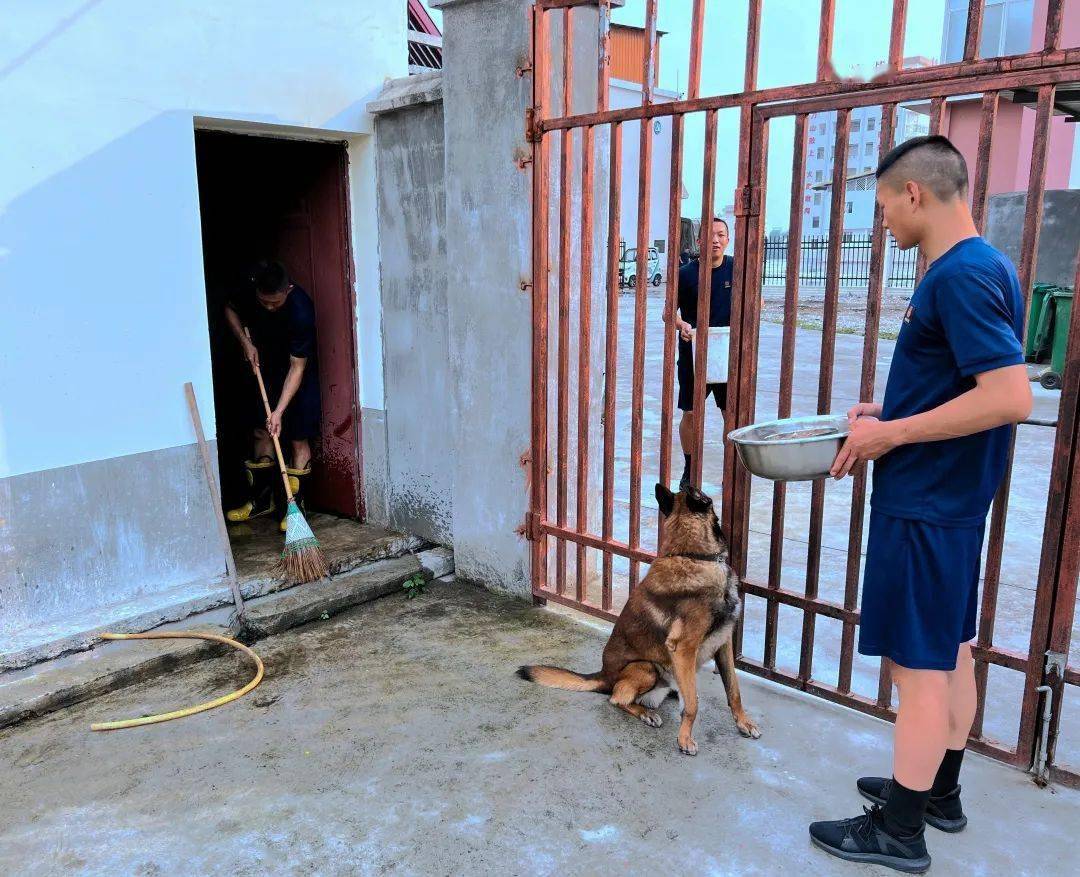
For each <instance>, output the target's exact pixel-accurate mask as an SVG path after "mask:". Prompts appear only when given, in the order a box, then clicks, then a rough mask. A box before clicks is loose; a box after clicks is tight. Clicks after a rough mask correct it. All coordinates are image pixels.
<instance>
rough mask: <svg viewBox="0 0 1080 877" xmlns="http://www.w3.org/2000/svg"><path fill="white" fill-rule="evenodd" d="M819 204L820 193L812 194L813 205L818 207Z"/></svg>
mask: <svg viewBox="0 0 1080 877" xmlns="http://www.w3.org/2000/svg"><path fill="white" fill-rule="evenodd" d="M820 204H821V192H814V205H815V206H817V205H820Z"/></svg>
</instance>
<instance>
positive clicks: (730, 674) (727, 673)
mask: <svg viewBox="0 0 1080 877" xmlns="http://www.w3.org/2000/svg"><path fill="white" fill-rule="evenodd" d="M714 660H715V661H716V672H717V673H719V674H720V678H721V679H722V680H723V681H724V691H726V692H727V702H728V706H729V707H731V715H732V717H733V718H734V719H735V727H737V728H738V729H739V733H740V734H742V735H743V736H744V737H753V738H754V739H755V740H756V739H757V738H758V737H760V736H761V731H759V730H758V726H757V725H755V724H754V720H753V719H752V718H750V716H748V715H747V714H746V710H745V709H744V708H743V705H742V695H741V694H740V693H739V677H738V676H736V675H735V648H734V646H732V644H731V640H728V641H727V642H726V643H724V644H723V645H722V646H720V649H719V650H718V651H717V653H716V656H715V658H714Z"/></svg>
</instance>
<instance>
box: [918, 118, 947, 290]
mask: <svg viewBox="0 0 1080 877" xmlns="http://www.w3.org/2000/svg"><path fill="white" fill-rule="evenodd" d="M944 115H945V98H943V97H935V98H932V99H931V101H930V133H931V134H940V133H941V123H942V118H943V117H944ZM925 273H926V256H924V255H923V252H922V249H921V248H920V250H919V255H918V256H917V257H916V259H915V285H916V286H918V285H919V283H921V282H922V279H923V275H924V274H925Z"/></svg>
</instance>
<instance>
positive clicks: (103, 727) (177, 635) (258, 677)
mask: <svg viewBox="0 0 1080 877" xmlns="http://www.w3.org/2000/svg"><path fill="white" fill-rule="evenodd" d="M101 638H102V639H205V640H210V641H211V642H216V643H225V645H228V646H232V647H233V648H234V649H239V650H240V651H242V652H243V653H244V654H246V655H247V656H248V657H249V658H251V660H253V661H254V662H255V668H256V670H255V678H254V679H252V680H251V681H250V682H249V683H248V684H247V685H245V686H244V687H243V688H241V689H239V690H237V691H234V692H232V694H226V695H225V696H224V697H219V698H217V699H216V700H209V701H207V702H206V703H200V704H199V705H198V706H189V707H187V708H186V709H182V710H175V711H173V712H171V713H160V714H158V715H156V716H143V717H142V718H138V719H123V720H122V721H119V722H95V723H94V724H92V725H91V726H90V730H91V731H116V730H118V729H120V728H135V727H138V726H139V725H153V724H155V723H157V722H167V721H169V720H170V719H182V718H183V717H184V716H191V715H194V714H195V713H201V712H204V711H205V710H212V709H213V708H214V707H216V706H221V705H222V704H226V703H229V702H230V701H233V700H236V699H237V698H239V697H243V696H244V695H245V694H247V693H248V692H249V691H251V690H252V689H253V688H254V687H255V686H256V685H258V684H259V683H260V682H262V678H263V662H262V659H261V658H259V656H258V655H256V654H255V653H254V652H253V651H252V650H251V649H249V648H248V647H247V646H245V645H244V644H243V643H238V642H237V641H236V640H234V639H229V638H228V637H227V636H218V635H217V634H216V633H191V632H187V631H184V632H181V631H176V632H171V631H170V632H164V631H163V632H161V633H103V634H102V635H101Z"/></svg>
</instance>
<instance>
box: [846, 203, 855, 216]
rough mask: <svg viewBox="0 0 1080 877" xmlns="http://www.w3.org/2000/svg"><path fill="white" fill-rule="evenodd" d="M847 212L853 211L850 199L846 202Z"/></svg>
mask: <svg viewBox="0 0 1080 877" xmlns="http://www.w3.org/2000/svg"><path fill="white" fill-rule="evenodd" d="M847 212H848V213H853V212H854V211H853V210H852V202H850V201H848V202H847Z"/></svg>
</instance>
